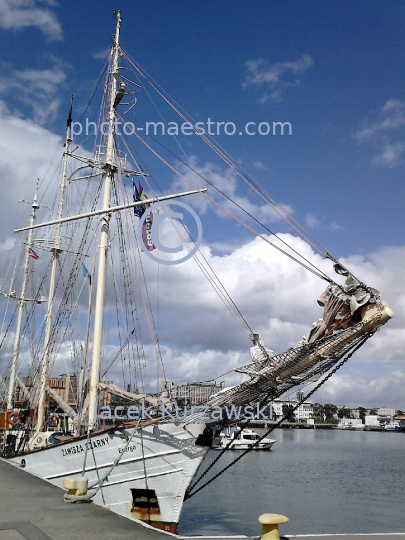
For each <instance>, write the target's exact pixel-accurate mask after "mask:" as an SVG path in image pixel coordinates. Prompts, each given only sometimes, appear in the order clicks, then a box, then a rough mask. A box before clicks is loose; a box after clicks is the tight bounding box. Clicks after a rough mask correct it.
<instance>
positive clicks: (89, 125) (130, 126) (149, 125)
mask: <svg viewBox="0 0 405 540" xmlns="http://www.w3.org/2000/svg"><path fill="white" fill-rule="evenodd" d="M112 129H113V130H114V132H115V133H116V134H118V135H122V134H124V135H133V134H134V133H136V132H140V133H145V135H153V136H155V137H156V136H157V135H171V136H174V137H177V136H179V135H186V136H188V135H200V136H201V135H209V136H211V137H213V136H219V135H228V136H229V135H249V136H252V135H261V136H266V135H272V136H277V135H292V124H291V122H280V121H278V122H246V123H245V124H244V125H243V126H241V127H240V128H239V129H238V127H237V126H236V124H235V122H214V121H213V120H211V118H208V119H207V121H206V122H197V123H196V124H194V125H193V124H191V123H190V122H183V123H178V122H145V126H144V127H142V126H138V125H135V124H134V123H133V122H119V121H118V120H116V121H115V122H114V126H113V128H112V127H111V126H110V123H109V122H103V123H101V124H99V125H97V124H96V122H89V119H88V118H86V121H85V122H72V135H86V136H89V135H98V134H99V132H100V133H101V134H102V135H108V134H109V133H110V131H111V130H112Z"/></svg>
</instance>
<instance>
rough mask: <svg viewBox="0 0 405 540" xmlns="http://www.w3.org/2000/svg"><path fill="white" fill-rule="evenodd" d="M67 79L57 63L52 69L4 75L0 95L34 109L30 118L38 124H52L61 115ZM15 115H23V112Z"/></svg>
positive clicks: (0, 82)
mask: <svg viewBox="0 0 405 540" xmlns="http://www.w3.org/2000/svg"><path fill="white" fill-rule="evenodd" d="M65 80H66V75H65V73H64V71H63V69H62V67H61V66H60V65H58V64H57V63H55V64H54V66H53V67H52V68H51V69H24V70H15V71H14V72H12V73H6V74H3V77H2V79H1V80H0V93H1V94H2V95H4V96H6V97H7V98H9V99H8V105H9V107H10V106H11V105H10V104H11V103H14V102H16V103H18V104H19V105H21V104H24V105H25V106H26V107H28V108H30V110H31V112H30V114H29V115H27V116H29V117H30V118H31V119H32V120H33V121H34V122H36V123H37V124H40V125H43V124H45V123H47V122H51V121H52V120H53V119H54V118H55V117H56V115H57V112H58V108H59V105H60V99H59V98H58V96H57V93H58V91H59V89H60V87H61V85H63V84H64V82H65ZM14 114H17V115H19V114H20V113H19V112H17V113H16V112H15V113H14Z"/></svg>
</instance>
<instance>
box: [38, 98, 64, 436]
mask: <svg viewBox="0 0 405 540" xmlns="http://www.w3.org/2000/svg"><path fill="white" fill-rule="evenodd" d="M72 105H73V96H72V97H71V99H70V110H69V116H68V119H67V124H66V138H65V145H64V147H65V151H64V153H63V165H62V178H61V183H60V191H59V201H58V214H57V216H58V219H61V218H62V215H63V203H64V199H65V191H66V179H67V163H68V154H69V149H70V148H69V147H70V143H71V142H72V139H71V126H72ZM60 228H61V224H60V223H58V224H57V225H56V230H55V239H54V246H53V249H52V265H51V277H50V282H49V298H48V309H47V312H46V316H45V336H44V352H43V355H42V362H41V374H40V380H39V389H40V390H39V400H38V419H37V426H36V433H38V432H39V431H41V430H42V428H43V425H44V420H45V403H46V393H45V388H46V384H47V378H48V371H49V356H50V346H51V331H52V311H53V305H54V301H55V292H56V291H55V282H56V271H57V267H58V260H59V254H60Z"/></svg>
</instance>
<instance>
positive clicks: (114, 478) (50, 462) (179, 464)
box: [9, 424, 208, 532]
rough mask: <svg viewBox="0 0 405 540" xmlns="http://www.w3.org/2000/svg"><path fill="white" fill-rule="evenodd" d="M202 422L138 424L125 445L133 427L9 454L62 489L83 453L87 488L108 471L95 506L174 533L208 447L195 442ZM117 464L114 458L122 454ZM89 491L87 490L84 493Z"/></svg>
mask: <svg viewBox="0 0 405 540" xmlns="http://www.w3.org/2000/svg"><path fill="white" fill-rule="evenodd" d="M204 427H205V425H204V424H194V425H188V426H187V429H185V428H184V427H183V425H182V424H181V425H179V426H176V425H174V424H159V425H156V424H155V425H150V426H147V427H143V428H142V429H141V430H139V432H137V433H136V434H135V435H134V437H133V438H132V440H131V442H130V443H129V444H128V445H127V441H128V439H129V437H130V436H131V432H132V429H133V428H121V429H120V430H119V431H118V430H117V429H115V430H109V431H104V432H99V433H95V434H92V435H91V437H90V442H89V443H87V439H86V437H80V438H77V439H75V440H74V441H70V442H65V443H61V444H58V445H55V446H50V447H47V448H43V449H40V450H35V451H31V452H27V453H23V454H21V455H18V456H15V457H12V458H9V461H11V462H12V463H14V464H15V465H18V466H19V467H21V468H22V469H23V470H25V471H26V472H29V473H31V474H34V475H35V476H38V477H40V478H42V479H44V480H46V481H48V482H50V483H52V484H53V485H55V486H58V487H63V479H64V478H65V477H66V476H80V475H81V474H82V470H83V463H84V457H85V455H86V448H87V458H86V467H85V476H86V477H87V478H88V479H89V487H90V488H91V486H92V484H94V483H96V482H97V481H98V480H99V479H101V478H103V476H104V475H105V474H106V473H107V472H108V471H110V473H109V475H108V478H107V479H106V480H105V481H104V482H103V484H102V487H101V488H100V490H99V491H98V492H97V494H96V495H95V496H94V498H93V500H94V502H95V503H96V504H99V505H101V506H104V507H106V508H108V509H109V510H111V511H112V512H115V513H117V514H119V515H122V516H124V517H127V518H129V519H136V520H141V521H145V522H147V523H149V524H150V525H152V526H154V527H157V528H159V529H163V530H165V531H169V532H175V531H176V527H177V524H178V522H179V519H180V514H181V510H182V506H183V501H184V494H185V491H186V489H187V488H188V486H189V485H190V482H191V480H192V478H193V476H194V474H195V473H196V471H197V469H198V467H199V465H200V464H201V462H202V461H203V459H204V457H205V455H206V453H207V451H208V447H204V446H196V445H195V441H196V438H197V437H198V435H200V434H201V433H202V432H203V430H204ZM122 454H124V455H123V456H122V458H121V460H120V461H119V463H118V464H117V465H116V466H115V467H114V468H112V467H113V463H114V461H115V460H116V459H117V457H119V456H120V455H122ZM91 491H92V490H91V489H89V492H91Z"/></svg>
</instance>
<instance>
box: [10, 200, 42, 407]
mask: <svg viewBox="0 0 405 540" xmlns="http://www.w3.org/2000/svg"><path fill="white" fill-rule="evenodd" d="M31 206H32V214H31V215H30V220H29V224H30V227H32V226H33V225H34V221H35V212H36V211H37V210H38V208H39V204H38V202H37V195H36V194H35V197H34V201H33V203H32V205H31ZM33 235H34V231H33V230H32V229H30V230H29V232H28V236H27V251H26V254H25V264H24V274H23V281H22V286H21V294H20V299H19V300H18V313H17V326H16V330H15V337H14V345H13V352H12V357H11V369H10V381H9V386H8V395H7V410H8V411H12V410H13V405H14V403H13V395H14V387H15V380H16V371H17V361H18V355H19V353H20V347H21V328H22V320H23V316H24V305H25V290H26V288H27V281H28V273H29V270H30V249H31V245H32V238H33Z"/></svg>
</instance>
